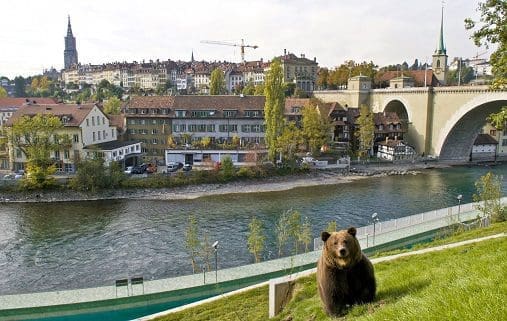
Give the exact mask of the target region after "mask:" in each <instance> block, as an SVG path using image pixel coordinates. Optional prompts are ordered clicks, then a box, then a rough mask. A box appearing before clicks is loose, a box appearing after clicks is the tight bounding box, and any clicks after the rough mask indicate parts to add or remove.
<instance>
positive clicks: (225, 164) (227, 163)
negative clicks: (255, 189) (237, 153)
mask: <svg viewBox="0 0 507 321" xmlns="http://www.w3.org/2000/svg"><path fill="white" fill-rule="evenodd" d="M220 172H221V173H222V175H223V177H224V179H226V180H229V179H231V178H232V177H233V176H234V163H233V162H232V158H231V156H229V155H227V156H225V157H224V158H222V165H221V167H220Z"/></svg>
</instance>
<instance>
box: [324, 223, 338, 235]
mask: <svg viewBox="0 0 507 321" xmlns="http://www.w3.org/2000/svg"><path fill="white" fill-rule="evenodd" d="M337 230H338V223H336V220H332V221H330V222H329V223H327V226H326V232H329V233H332V232H336V231H337Z"/></svg>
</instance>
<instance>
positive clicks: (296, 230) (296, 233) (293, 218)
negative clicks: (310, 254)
mask: <svg viewBox="0 0 507 321" xmlns="http://www.w3.org/2000/svg"><path fill="white" fill-rule="evenodd" d="M301 227H302V226H301V213H299V211H296V210H290V214H289V220H288V231H289V236H290V237H291V238H292V241H293V242H294V254H298V249H299V237H300V235H301Z"/></svg>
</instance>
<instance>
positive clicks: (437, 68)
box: [431, 7, 448, 85]
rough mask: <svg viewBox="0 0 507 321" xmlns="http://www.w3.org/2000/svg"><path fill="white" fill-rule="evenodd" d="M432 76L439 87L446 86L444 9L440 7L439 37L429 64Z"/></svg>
mask: <svg viewBox="0 0 507 321" xmlns="http://www.w3.org/2000/svg"><path fill="white" fill-rule="evenodd" d="M431 68H432V69H433V74H434V75H435V77H436V78H437V79H438V82H439V83H440V84H441V85H445V84H446V78H447V71H448V69H447V50H446V49H445V44H444V7H442V17H441V19H440V35H439V37H438V44H437V49H436V50H435V53H434V54H433V62H432V64H431Z"/></svg>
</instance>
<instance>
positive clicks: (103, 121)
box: [97, 116, 106, 125]
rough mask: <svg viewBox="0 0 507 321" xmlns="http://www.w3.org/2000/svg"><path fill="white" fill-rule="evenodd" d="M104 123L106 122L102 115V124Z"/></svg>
mask: <svg viewBox="0 0 507 321" xmlns="http://www.w3.org/2000/svg"><path fill="white" fill-rule="evenodd" d="M97 117H98V116H97ZM105 124H106V117H102V125H105Z"/></svg>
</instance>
